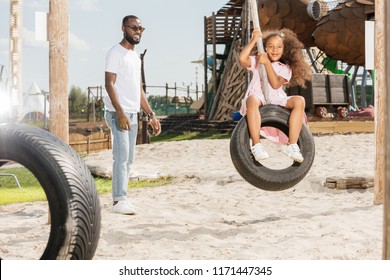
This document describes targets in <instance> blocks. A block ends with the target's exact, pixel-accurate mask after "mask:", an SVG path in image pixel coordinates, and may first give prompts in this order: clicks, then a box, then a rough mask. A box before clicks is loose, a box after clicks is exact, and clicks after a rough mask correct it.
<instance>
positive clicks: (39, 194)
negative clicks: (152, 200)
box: [0, 167, 173, 205]
mask: <svg viewBox="0 0 390 280" xmlns="http://www.w3.org/2000/svg"><path fill="white" fill-rule="evenodd" d="M0 172H1V173H10V174H15V175H16V177H17V178H18V181H19V183H20V185H21V188H18V186H17V184H16V182H15V179H14V178H13V177H11V176H0V184H1V187H0V205H7V204H12V203H23V202H34V201H46V200H47V199H46V194H45V192H44V191H43V188H42V187H41V185H40V183H39V182H38V180H37V179H36V178H35V176H34V175H33V174H32V173H31V172H30V171H29V170H28V169H27V168H25V167H17V168H7V169H5V168H2V169H0ZM94 180H95V185H96V188H97V191H98V193H99V195H100V194H105V193H108V192H111V184H112V181H111V179H107V178H100V177H97V178H94ZM172 181H173V178H172V177H170V176H167V177H160V178H156V179H145V180H137V181H130V182H129V188H146V187H156V186H165V185H169V184H171V183H172Z"/></svg>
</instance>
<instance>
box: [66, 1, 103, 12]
mask: <svg viewBox="0 0 390 280" xmlns="http://www.w3.org/2000/svg"><path fill="white" fill-rule="evenodd" d="M72 4H74V5H75V7H76V8H78V9H81V10H82V11H88V12H96V11H99V10H100V9H99V5H98V0H78V1H77V2H74V3H72Z"/></svg>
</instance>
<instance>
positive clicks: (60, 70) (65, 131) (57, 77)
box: [48, 0, 69, 143]
mask: <svg viewBox="0 0 390 280" xmlns="http://www.w3.org/2000/svg"><path fill="white" fill-rule="evenodd" d="M68 33H69V17H68V1H67V0H50V2H49V15H48V34H49V36H48V39H49V92H50V123H49V131H50V132H51V133H53V134H54V135H56V136H57V137H59V138H61V139H62V140H63V141H65V142H66V143H69V109H68V107H69V105H68V79H69V78H68Z"/></svg>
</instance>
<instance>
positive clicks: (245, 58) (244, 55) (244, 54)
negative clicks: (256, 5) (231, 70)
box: [239, 28, 262, 67]
mask: <svg viewBox="0 0 390 280" xmlns="http://www.w3.org/2000/svg"><path fill="white" fill-rule="evenodd" d="M261 35H262V34H261V31H260V30H259V29H257V28H255V29H253V32H252V38H251V40H250V41H249V43H248V44H247V45H246V46H245V47H244V48H243V49H242V51H241V53H240V56H239V60H240V64H241V65H242V66H244V67H249V66H251V60H250V58H249V56H250V53H251V51H252V49H253V48H254V47H255V45H256V43H257V40H258V39H259V37H260V36H261Z"/></svg>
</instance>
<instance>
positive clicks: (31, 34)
mask: <svg viewBox="0 0 390 280" xmlns="http://www.w3.org/2000/svg"><path fill="white" fill-rule="evenodd" d="M23 44H24V45H25V46H26V47H34V48H43V47H47V46H48V43H47V42H45V41H37V40H35V31H32V30H29V29H27V28H25V27H23Z"/></svg>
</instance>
